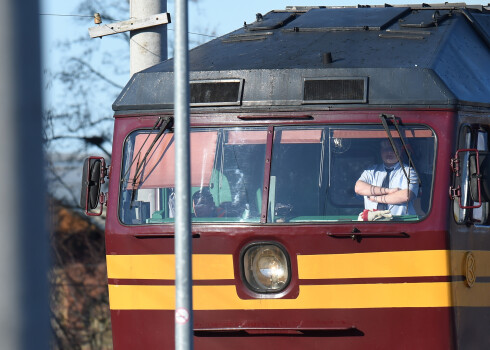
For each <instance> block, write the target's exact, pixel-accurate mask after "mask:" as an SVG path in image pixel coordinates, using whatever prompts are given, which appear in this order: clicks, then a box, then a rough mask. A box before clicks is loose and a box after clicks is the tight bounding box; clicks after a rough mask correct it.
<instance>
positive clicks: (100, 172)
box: [80, 157, 107, 216]
mask: <svg viewBox="0 0 490 350" xmlns="http://www.w3.org/2000/svg"><path fill="white" fill-rule="evenodd" d="M106 175H107V167H106V165H105V160H104V158H102V157H89V158H87V159H85V161H84V163H83V175H82V190H81V193H80V207H81V208H84V209H85V213H86V214H87V215H90V216H99V215H101V214H102V209H103V203H101V202H103V200H101V193H100V186H101V184H103V183H104V178H105V176H106ZM99 204H101V205H100V210H99V212H95V213H94V212H92V210H94V209H97V207H98V206H99Z"/></svg>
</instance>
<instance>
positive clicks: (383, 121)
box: [379, 114, 422, 186]
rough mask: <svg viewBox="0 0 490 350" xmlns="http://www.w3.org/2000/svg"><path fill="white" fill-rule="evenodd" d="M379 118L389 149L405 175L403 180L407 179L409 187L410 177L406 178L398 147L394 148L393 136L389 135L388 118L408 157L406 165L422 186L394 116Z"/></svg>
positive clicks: (383, 115) (381, 116)
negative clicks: (393, 153)
mask: <svg viewBox="0 0 490 350" xmlns="http://www.w3.org/2000/svg"><path fill="white" fill-rule="evenodd" d="M379 117H380V118H381V124H383V128H384V129H385V131H386V134H387V135H388V139H389V140H390V144H391V148H392V149H393V151H394V152H395V156H396V159H397V160H398V163H399V164H400V167H401V168H402V170H403V174H404V175H405V178H406V179H407V182H408V185H409V186H410V177H409V176H408V174H407V172H406V170H405V166H404V165H403V162H402V160H401V157H400V154H399V153H398V147H396V145H395V141H393V136H392V135H391V131H390V128H389V127H388V122H387V119H388V118H389V119H391V120H392V122H393V125H395V129H396V131H397V132H398V135H399V136H400V140H401V142H402V145H403V149H404V150H405V153H406V155H407V157H408V164H409V166H411V167H412V169H413V170H414V171H415V175H416V176H417V182H418V183H419V184H422V183H421V181H420V177H419V173H418V171H417V169H416V168H415V164H414V163H413V160H412V156H411V155H410V152H408V148H407V144H406V142H405V139H404V138H403V135H402V132H401V130H400V127H399V125H398V122H397V121H396V118H395V116H394V115H386V114H381V115H380V116H379Z"/></svg>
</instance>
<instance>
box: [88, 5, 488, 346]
mask: <svg viewBox="0 0 490 350" xmlns="http://www.w3.org/2000/svg"><path fill="white" fill-rule="evenodd" d="M488 62H490V14H489V12H488V8H484V7H481V6H480V7H476V6H474V7H472V6H465V5H462V4H454V5H451V4H444V5H421V6H412V5H410V6H398V7H397V6H387V5H386V6H380V7H376V6H372V7H358V8H329V7H288V8H287V9H286V10H283V11H272V12H269V13H268V14H266V15H264V16H258V17H257V21H256V22H254V23H252V24H249V25H246V26H245V27H243V28H241V29H238V30H237V31H235V32H232V33H230V34H228V35H225V36H223V37H221V38H218V39H215V40H213V41H211V42H209V43H206V44H204V45H202V46H200V47H198V48H196V49H194V50H192V51H191V52H190V69H191V72H190V79H191V81H190V87H191V116H190V122H191V133H190V143H191V186H192V202H191V203H189V205H190V210H191V211H192V216H193V218H192V237H193V258H192V259H193V261H192V262H193V295H194V299H193V309H194V344H195V347H196V348H197V349H231V348H233V349H250V348H252V347H256V348H265V349H326V348H333V349H374V348H376V349H475V348H486V347H489V346H490V333H489V332H488V329H490V316H489V315H490V219H489V215H490V214H489V211H490V209H489V208H490V180H489V177H490V159H489V156H488V149H489V146H490V141H489V138H488V133H489V132H490V65H489V64H488ZM172 86H173V63H172V60H168V61H165V62H162V63H161V64H158V65H156V66H154V67H151V68H149V69H147V70H145V71H143V72H140V73H137V74H135V75H134V76H133V78H132V79H131V80H130V82H129V83H128V85H127V86H126V87H125V88H124V90H123V91H122V93H121V95H120V96H119V97H118V99H117V100H116V102H115V103H114V105H113V108H114V110H115V127H114V143H113V157H112V161H111V163H112V164H111V171H110V182H109V195H108V196H107V222H106V246H107V269H108V278H109V295H110V308H111V315H112V327H113V337H114V347H115V349H135V348H144V349H156V348H159V349H170V348H173V344H174V336H173V329H174V308H175V287H174V281H175V266H174V255H173V254H174V226H173V221H174V203H175V202H174V196H175V194H174V187H175V175H174V173H175V169H174V165H175V152H174V148H175V146H174V140H173V128H172V122H173V119H172V118H173V88H172ZM390 157H391V158H390ZM389 159H391V160H389ZM383 165H384V166H383ZM387 165H389V166H390V167H391V168H385V166H387ZM85 172H86V174H87V175H86V180H87V181H86V186H85V187H84V190H83V193H82V204H83V205H85V206H86V208H87V210H88V211H89V212H90V210H97V209H96V207H97V206H99V207H100V205H101V204H100V203H99V186H98V183H99V182H100V180H101V179H102V180H103V178H104V177H105V175H106V173H107V170H106V165H105V162H103V161H102V160H101V159H98V158H95V157H94V158H91V159H88V160H87V162H86V167H85ZM101 174H102V176H101ZM361 185H364V190H363V189H361V188H362V186H361ZM366 189H367V190H366ZM366 191H368V192H366ZM448 193H449V195H448ZM102 205H104V204H102Z"/></svg>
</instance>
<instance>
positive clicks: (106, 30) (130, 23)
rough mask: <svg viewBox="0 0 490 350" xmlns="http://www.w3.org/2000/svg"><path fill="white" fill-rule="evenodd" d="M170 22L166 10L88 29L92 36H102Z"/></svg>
mask: <svg viewBox="0 0 490 350" xmlns="http://www.w3.org/2000/svg"><path fill="white" fill-rule="evenodd" d="M168 23H171V20H170V14H169V13H168V12H164V13H159V14H156V15H152V16H149V17H146V18H138V19H130V20H127V21H121V22H114V23H110V24H102V25H99V26H96V27H90V28H89V29H88V33H89V35H90V37H91V38H102V37H103V36H106V35H112V34H118V33H123V32H128V31H132V30H138V29H143V28H149V27H154V26H159V25H162V24H168Z"/></svg>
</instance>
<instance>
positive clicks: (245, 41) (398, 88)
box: [113, 3, 490, 111]
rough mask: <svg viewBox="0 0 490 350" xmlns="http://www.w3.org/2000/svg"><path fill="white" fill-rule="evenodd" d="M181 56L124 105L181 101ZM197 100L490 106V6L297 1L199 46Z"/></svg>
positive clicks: (129, 93)
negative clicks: (177, 66) (177, 92)
mask: <svg viewBox="0 0 490 350" xmlns="http://www.w3.org/2000/svg"><path fill="white" fill-rule="evenodd" d="M173 64H174V63H173V60H172V59H169V60H167V61H164V62H161V63H159V64H157V65H155V66H153V67H150V68H148V69H146V70H144V71H142V72H139V73H136V74H135V75H134V76H133V77H132V78H131V80H130V81H129V82H128V84H127V85H126V87H125V88H124V89H123V91H122V92H121V94H120V95H119V97H118V98H117V100H116V101H115V103H114V105H113V109H114V110H115V111H124V110H156V109H172V108H173V88H172V87H173V83H174V82H173V79H174V78H173ZM189 65H190V79H191V102H192V104H191V107H197V108H202V107H204V108H206V107H207V106H214V107H216V106H229V108H240V109H250V108H264V107H269V106H276V107H279V106H281V107H284V108H289V107H291V108H298V106H302V108H309V107H312V106H313V107H314V108H318V107H321V106H322V105H323V106H325V105H327V106H331V107H342V106H344V107H345V106H356V105H358V104H361V105H371V106H403V105H420V106H430V107H445V108H447V107H456V106H458V105H470V106H476V107H479V106H483V107H490V8H489V7H483V6H467V5H465V4H447V3H446V4H443V5H427V4H422V5H418V6H415V5H400V6H390V5H384V6H358V7H323V6H321V7H318V6H317V7H287V8H286V9H285V10H281V11H271V12H269V13H267V14H265V15H263V16H262V15H260V14H258V15H257V20H256V22H254V23H251V24H245V25H244V26H243V27H242V28H240V29H238V30H236V31H234V32H232V33H229V34H226V35H224V36H222V37H220V38H217V39H215V40H212V41H210V42H208V43H206V44H203V45H201V46H199V47H196V48H194V49H193V50H191V51H190V54H189Z"/></svg>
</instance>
